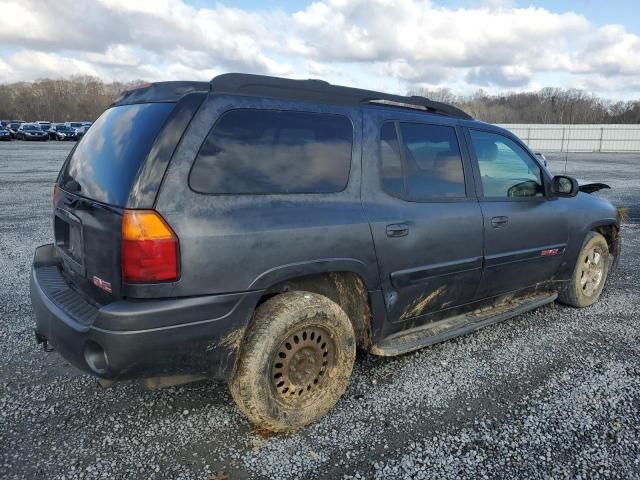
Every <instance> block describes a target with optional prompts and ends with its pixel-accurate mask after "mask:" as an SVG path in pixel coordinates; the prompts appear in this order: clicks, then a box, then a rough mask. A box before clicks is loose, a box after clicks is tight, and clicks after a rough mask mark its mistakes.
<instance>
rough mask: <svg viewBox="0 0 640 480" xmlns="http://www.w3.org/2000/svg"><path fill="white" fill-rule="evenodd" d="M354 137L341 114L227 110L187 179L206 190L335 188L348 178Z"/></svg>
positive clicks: (322, 190)
mask: <svg viewBox="0 0 640 480" xmlns="http://www.w3.org/2000/svg"><path fill="white" fill-rule="evenodd" d="M352 141H353V127H352V125H351V122H350V121H349V119H348V118H346V117H344V116H342V115H333V114H321V113H308V112H293V111H276V110H255V109H241V110H231V111H228V112H226V113H225V114H223V115H222V117H221V118H220V119H219V120H218V122H216V124H215V126H214V127H213V129H212V130H211V132H210V133H209V135H208V136H207V139H206V140H205V142H204V144H203V145H202V148H201V150H200V153H199V154H198V157H197V158H196V161H195V163H194V165H193V169H192V171H191V175H190V177H189V182H190V185H191V188H193V189H194V190H195V191H197V192H201V193H210V194H242V193H244V194H252V193H253V194H267V193H329V192H339V191H342V190H344V188H345V187H346V185H347V181H348V180H349V169H350V166H351V146H352Z"/></svg>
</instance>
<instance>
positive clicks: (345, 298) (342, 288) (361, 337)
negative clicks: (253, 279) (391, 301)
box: [249, 270, 372, 349]
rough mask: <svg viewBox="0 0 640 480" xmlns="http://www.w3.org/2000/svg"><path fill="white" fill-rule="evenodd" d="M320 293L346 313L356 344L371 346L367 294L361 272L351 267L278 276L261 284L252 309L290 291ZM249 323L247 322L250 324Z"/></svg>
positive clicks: (365, 347) (366, 287)
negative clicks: (261, 290) (260, 290)
mask: <svg viewBox="0 0 640 480" xmlns="http://www.w3.org/2000/svg"><path fill="white" fill-rule="evenodd" d="M296 290H299V291H306V292H312V293H317V294H319V295H323V296H325V297H327V298H329V299H330V300H332V301H334V302H335V303H337V304H338V305H339V306H340V307H341V308H342V309H343V310H344V312H345V313H346V314H347V317H349V320H350V321H351V325H352V326H353V330H354V332H355V335H356V341H357V344H358V346H359V347H360V348H363V349H369V347H370V346H371V328H372V327H371V311H372V310H371V298H370V295H369V291H368V286H367V283H366V281H365V279H364V278H363V276H362V275H360V273H358V272H354V271H352V270H331V271H323V272H313V273H307V274H303V275H297V276H291V277H289V278H286V279H281V280H279V281H277V282H275V283H273V284H272V285H270V286H268V287H267V288H265V290H264V293H263V295H262V297H261V298H260V300H259V301H258V304H257V305H256V309H257V308H259V306H260V305H261V304H262V303H264V302H265V301H266V300H268V299H269V298H271V297H273V296H275V295H278V294H281V293H285V292H290V291H296ZM250 326H251V324H249V328H250Z"/></svg>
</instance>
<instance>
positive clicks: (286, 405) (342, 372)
mask: <svg viewBox="0 0 640 480" xmlns="http://www.w3.org/2000/svg"><path fill="white" fill-rule="evenodd" d="M355 356H356V340H355V335H354V332H353V327H352V325H351V322H350V321H349V318H348V317H347V315H346V314H345V313H344V311H343V310H342V309H341V308H340V307H339V306H338V305H337V304H336V303H335V302H333V301H331V300H329V299H328V298H327V297H324V296H322V295H318V294H315V293H309V292H300V291H297V292H287V293H283V294H281V295H277V296H275V297H273V298H271V299H269V300H267V301H266V302H265V303H263V304H262V305H261V306H260V307H259V308H258V309H257V311H256V313H255V315H254V319H253V322H252V325H251V326H250V328H249V330H248V331H247V334H246V336H245V341H244V344H243V346H242V349H241V354H240V358H239V360H238V366H237V369H236V372H235V374H234V376H233V378H232V379H231V382H230V383H229V388H230V390H231V395H232V396H233V399H234V400H235V402H236V404H237V405H238V408H239V409H240V411H241V412H242V413H243V414H244V415H245V416H246V417H247V418H248V419H249V421H250V422H251V423H253V424H255V425H256V426H257V427H258V428H262V429H265V430H270V431H275V432H284V431H293V430H297V429H299V428H300V427H303V426H305V425H308V424H309V423H312V422H313V421H315V420H317V419H318V418H320V417H322V416H323V415H324V414H325V413H327V412H328V411H329V410H330V409H331V408H332V407H333V406H334V405H335V403H336V402H337V401H338V399H339V398H340V397H341V396H342V394H343V393H344V391H345V389H346V388H347V384H348V383H349V378H350V377H351V371H352V369H353V362H354V361H355Z"/></svg>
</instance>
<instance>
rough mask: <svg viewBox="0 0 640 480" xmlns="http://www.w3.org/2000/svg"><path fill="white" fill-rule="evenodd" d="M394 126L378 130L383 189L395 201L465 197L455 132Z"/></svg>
mask: <svg viewBox="0 0 640 480" xmlns="http://www.w3.org/2000/svg"><path fill="white" fill-rule="evenodd" d="M398 127H399V130H400V136H401V141H399V139H398V138H397V135H396V130H395V123H392V122H388V123H385V124H384V125H383V126H382V128H381V130H380V161H381V175H382V186H383V188H384V190H385V191H387V192H388V193H390V194H391V195H393V196H396V197H402V198H406V199H408V200H413V201H417V202H420V201H429V200H433V199H438V198H443V197H445V198H446V197H450V198H460V197H465V196H466V189H465V184H464V170H463V166H462V156H461V154H460V147H459V145H458V138H457V136H456V132H455V129H454V128H453V127H448V126H444V125H430V124H421V123H408V122H407V123H399V124H398Z"/></svg>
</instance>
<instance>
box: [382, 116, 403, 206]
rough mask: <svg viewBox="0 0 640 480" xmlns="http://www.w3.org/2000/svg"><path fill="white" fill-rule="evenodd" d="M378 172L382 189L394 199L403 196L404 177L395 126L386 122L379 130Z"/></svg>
mask: <svg viewBox="0 0 640 480" xmlns="http://www.w3.org/2000/svg"><path fill="white" fill-rule="evenodd" d="M380 170H381V174H382V188H384V190H385V191H386V192H387V193H390V194H391V195H393V196H395V197H402V196H403V195H404V176H403V174H402V159H401V157H400V144H399V143H398V135H397V133H396V125H395V123H393V122H387V123H385V124H384V125H382V128H381V129H380Z"/></svg>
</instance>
